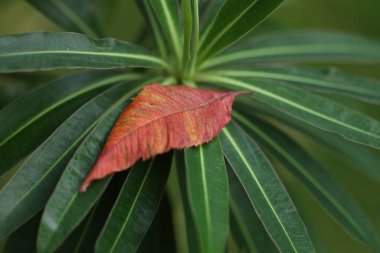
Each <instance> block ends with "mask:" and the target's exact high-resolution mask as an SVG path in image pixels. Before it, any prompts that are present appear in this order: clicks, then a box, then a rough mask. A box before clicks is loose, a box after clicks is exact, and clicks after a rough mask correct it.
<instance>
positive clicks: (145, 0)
mask: <svg viewBox="0 0 380 253" xmlns="http://www.w3.org/2000/svg"><path fill="white" fill-rule="evenodd" d="M135 2H136V4H137V5H138V6H139V8H140V10H141V12H142V13H143V15H144V17H145V20H146V21H147V22H149V25H150V28H151V30H152V32H153V35H154V38H155V42H156V44H157V48H158V51H159V52H160V56H161V58H163V59H166V58H167V54H168V52H167V46H166V41H165V38H164V36H163V34H162V30H161V29H160V26H159V23H158V20H157V18H156V16H155V15H154V13H153V9H152V6H151V4H150V2H149V0H142V1H141V0H135Z"/></svg>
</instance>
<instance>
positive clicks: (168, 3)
mask: <svg viewBox="0 0 380 253" xmlns="http://www.w3.org/2000/svg"><path fill="white" fill-rule="evenodd" d="M150 3H151V5H152V7H153V10H154V12H155V13H156V15H157V18H158V20H159V22H160V23H161V27H162V29H163V31H164V34H165V35H166V37H167V40H168V42H169V44H170V45H171V47H172V50H173V52H174V55H175V57H176V60H177V62H178V63H179V62H180V61H181V45H182V43H181V33H180V29H179V25H180V19H179V14H178V2H177V0H150Z"/></svg>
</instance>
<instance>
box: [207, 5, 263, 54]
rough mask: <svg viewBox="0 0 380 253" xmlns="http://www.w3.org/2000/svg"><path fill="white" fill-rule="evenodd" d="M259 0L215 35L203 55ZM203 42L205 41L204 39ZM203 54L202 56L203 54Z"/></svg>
mask: <svg viewBox="0 0 380 253" xmlns="http://www.w3.org/2000/svg"><path fill="white" fill-rule="evenodd" d="M256 2H257V1H252V3H251V4H249V5H248V6H247V8H246V9H245V10H244V11H242V12H241V13H240V14H239V15H238V16H236V18H235V19H233V20H232V21H231V22H230V23H229V25H227V26H226V27H225V28H224V29H223V30H222V31H221V32H220V33H219V34H218V35H217V36H215V37H214V39H213V40H212V41H211V42H210V43H209V44H208V45H207V47H206V48H205V50H204V51H203V52H202V53H203V55H205V54H207V53H208V51H210V49H211V48H212V47H213V46H214V44H215V43H216V42H217V41H218V40H219V39H220V38H221V37H222V36H223V35H224V34H225V33H226V32H227V31H228V30H229V29H230V28H231V27H232V26H233V25H235V24H236V22H238V21H239V19H240V18H241V17H242V16H244V15H245V14H246V13H247V12H248V11H249V10H250V9H251V7H252V6H253V5H255V4H256ZM202 42H203V41H202ZM203 55H202V56H203Z"/></svg>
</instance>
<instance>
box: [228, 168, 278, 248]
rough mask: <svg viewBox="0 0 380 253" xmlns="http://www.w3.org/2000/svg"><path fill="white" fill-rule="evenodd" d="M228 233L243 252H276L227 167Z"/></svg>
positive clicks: (243, 192) (237, 181) (235, 178)
mask: <svg viewBox="0 0 380 253" xmlns="http://www.w3.org/2000/svg"><path fill="white" fill-rule="evenodd" d="M227 171H228V182H229V189H230V231H231V232H232V237H233V238H234V239H235V240H236V242H237V244H238V245H239V247H240V249H241V250H242V251H243V252H250V253H261V252H267V253H274V252H278V251H277V249H276V247H275V245H274V244H273V241H272V239H271V238H270V237H269V235H268V233H267V231H266V230H265V228H264V226H263V224H262V222H261V220H260V218H259V217H258V216H257V214H256V212H255V209H254V208H253V206H252V203H251V201H250V200H249V197H248V196H247V193H246V192H245V190H244V188H243V186H242V185H241V183H240V181H239V179H238V178H237V176H236V175H235V173H234V172H233V171H232V168H230V167H228V170H227Z"/></svg>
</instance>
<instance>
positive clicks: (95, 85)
mask: <svg viewBox="0 0 380 253" xmlns="http://www.w3.org/2000/svg"><path fill="white" fill-rule="evenodd" d="M129 77H130V78H132V79H134V78H138V77H140V76H139V75H137V74H136V75H135V74H122V75H118V76H113V77H110V78H107V79H103V80H100V81H97V82H95V83H93V84H91V85H88V86H87V87H86V88H84V89H81V90H78V92H75V93H73V94H71V95H69V96H66V97H64V98H63V99H62V100H59V101H57V102H56V103H53V104H52V105H50V106H49V107H47V108H46V109H44V110H43V111H42V112H40V113H38V114H37V115H36V116H34V117H33V118H32V119H30V120H29V121H27V122H26V123H23V124H22V126H21V127H19V128H18V129H16V130H15V131H14V132H13V133H12V134H11V135H10V136H8V137H7V138H6V139H4V140H3V141H2V142H1V143H0V147H1V146H3V145H4V144H5V143H6V142H8V141H9V140H10V139H12V138H13V137H14V136H16V135H17V134H19V133H20V132H21V131H22V130H24V129H25V128H27V127H28V126H30V125H31V124H33V122H35V121H37V120H38V119H40V118H41V117H43V116H44V115H45V114H47V113H49V112H50V111H52V110H54V109H55V108H57V107H59V106H60V105H62V104H64V103H66V102H68V101H70V100H72V99H74V98H76V97H79V96H80V95H82V94H85V93H87V92H90V91H92V90H95V89H97V88H99V87H102V86H105V85H109V84H111V83H114V82H117V81H122V80H125V79H129Z"/></svg>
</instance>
